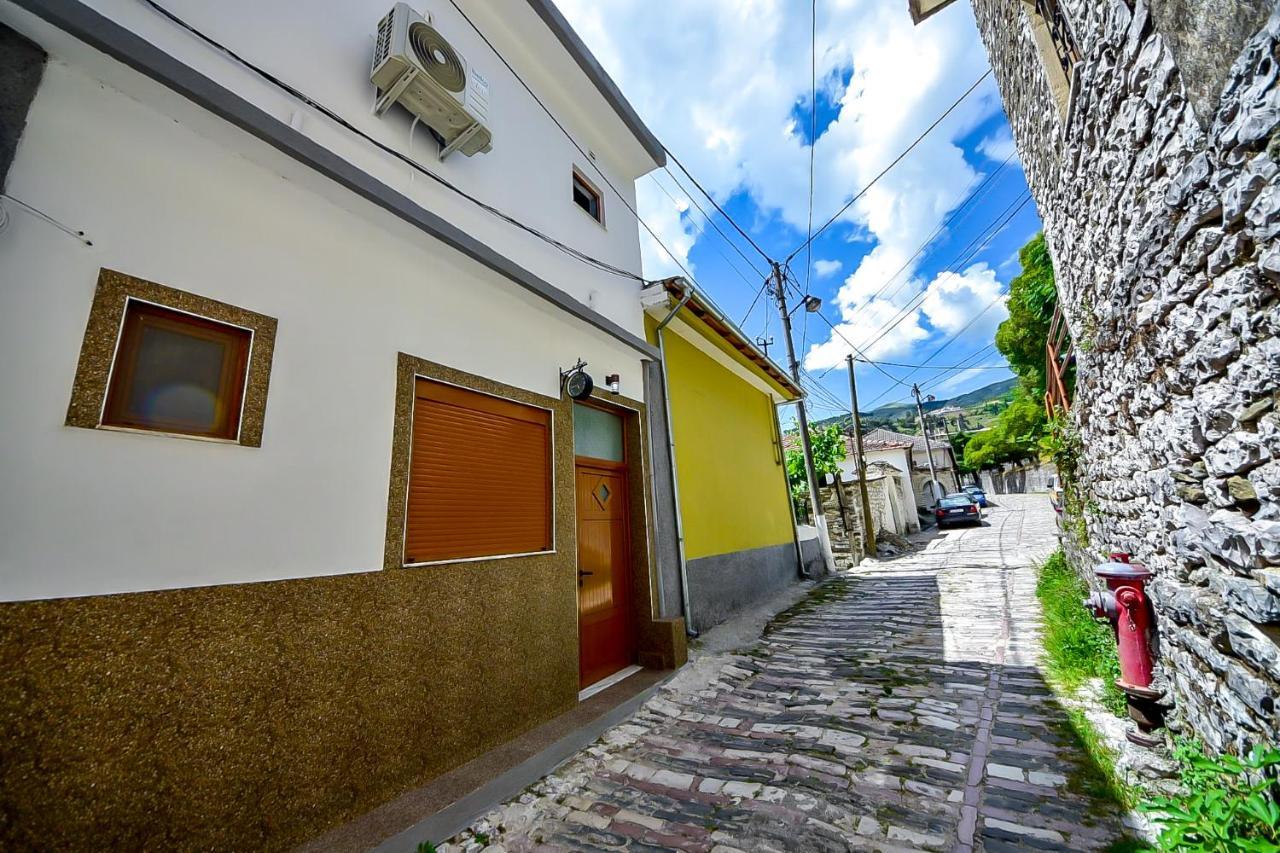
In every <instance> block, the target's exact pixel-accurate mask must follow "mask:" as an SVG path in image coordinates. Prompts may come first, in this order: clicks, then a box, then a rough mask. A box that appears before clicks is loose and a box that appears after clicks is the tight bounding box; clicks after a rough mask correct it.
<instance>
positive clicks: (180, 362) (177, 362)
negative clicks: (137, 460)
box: [125, 324, 227, 429]
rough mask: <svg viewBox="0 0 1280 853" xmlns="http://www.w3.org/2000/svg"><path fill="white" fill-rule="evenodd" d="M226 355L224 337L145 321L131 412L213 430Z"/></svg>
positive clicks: (151, 418)
mask: <svg viewBox="0 0 1280 853" xmlns="http://www.w3.org/2000/svg"><path fill="white" fill-rule="evenodd" d="M226 358H227V345H226V344H225V343H223V342H222V341H217V340H209V339H206V338H198V337H193V336H191V335H186V334H182V333H181V332H178V331H174V330H172V329H166V328H161V327H157V326H154V325H150V324H148V325H144V326H143V327H142V329H141V336H140V338H139V341H138V356H137V361H136V362H135V364H134V368H133V383H132V387H131V388H130V389H129V397H128V401H127V402H126V404H125V406H126V411H127V412H128V413H129V414H130V415H133V416H135V417H139V418H143V419H145V420H148V421H157V422H165V423H180V424H186V425H189V426H191V427H192V428H194V429H213V428H214V426H215V425H216V424H215V421H216V418H217V404H218V392H219V389H220V388H221V386H222V370H223V365H224V364H225V362H226Z"/></svg>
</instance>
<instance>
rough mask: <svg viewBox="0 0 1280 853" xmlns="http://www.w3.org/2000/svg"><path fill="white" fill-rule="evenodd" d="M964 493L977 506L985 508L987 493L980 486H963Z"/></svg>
mask: <svg viewBox="0 0 1280 853" xmlns="http://www.w3.org/2000/svg"><path fill="white" fill-rule="evenodd" d="M963 491H964V493H965V494H966V495H968V496H969V497H971V498H973V499H974V500H975V501H977V502H978V506H981V507H985V506H987V493H986V492H985V491H983V489H982V486H965V487H964V489H963Z"/></svg>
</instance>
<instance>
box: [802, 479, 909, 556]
mask: <svg viewBox="0 0 1280 853" xmlns="http://www.w3.org/2000/svg"><path fill="white" fill-rule="evenodd" d="M896 488H898V484H897V483H896V482H895V481H894V480H891V479H889V478H888V477H879V478H876V479H869V480H867V503H869V504H870V505H871V518H872V519H873V523H874V525H875V529H876V535H877V536H879V535H881V534H883V533H885V532H886V531H885V521H884V520H885V519H886V518H891V517H892V512H891V510H890V509H889V501H890V496H889V490H890V489H896ZM839 489H840V492H839V497H837V492H836V487H835V486H821V487H819V489H818V491H819V492H820V493H821V494H822V508H823V510H824V512H825V514H826V517H827V530H828V531H829V532H830V534H831V552H832V554H833V555H834V556H835V558H836V566H837V567H838V568H848V567H849V566H856V565H857V564H858V563H860V562H862V559H863V558H864V557H866V556H867V553H866V549H865V548H864V547H863V544H862V495H861V494H860V493H859V490H858V484H857V483H856V482H842V483H840V485H839ZM838 501H843V503H839V502H838ZM842 507H843V511H842ZM911 510H912V511H914V507H913V508H911ZM888 532H889V533H894V534H897V533H900V532H902V531H896V530H891V531H888Z"/></svg>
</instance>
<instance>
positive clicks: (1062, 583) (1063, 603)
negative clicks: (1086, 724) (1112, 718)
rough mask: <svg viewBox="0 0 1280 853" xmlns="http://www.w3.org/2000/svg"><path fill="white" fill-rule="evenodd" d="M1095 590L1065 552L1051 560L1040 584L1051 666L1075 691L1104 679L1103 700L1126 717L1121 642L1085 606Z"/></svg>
mask: <svg viewBox="0 0 1280 853" xmlns="http://www.w3.org/2000/svg"><path fill="white" fill-rule="evenodd" d="M1088 594H1089V587H1088V585H1087V584H1086V583H1085V582H1084V581H1082V580H1081V579H1080V577H1079V576H1078V575H1077V574H1076V573H1075V571H1074V570H1073V569H1072V568H1071V566H1070V565H1069V564H1068V563H1067V558H1066V555H1065V554H1063V552H1062V551H1061V550H1059V551H1057V552H1055V553H1054V554H1053V555H1052V556H1051V557H1049V559H1047V560H1045V562H1044V564H1043V565H1042V566H1041V567H1040V577H1039V580H1038V582H1037V583H1036V597H1037V598H1039V599H1040V604H1041V607H1042V608H1043V610H1044V648H1045V653H1046V658H1045V667H1046V669H1047V670H1048V673H1049V676H1050V677H1051V678H1053V679H1054V680H1055V681H1057V682H1059V683H1060V684H1061V685H1062V686H1063V687H1064V688H1066V689H1067V690H1071V691H1075V690H1077V689H1079V688H1080V687H1081V686H1082V685H1084V684H1085V683H1086V682H1088V681H1091V680H1093V679H1095V678H1100V679H1102V689H1103V695H1102V701H1103V704H1104V705H1106V707H1107V709H1108V710H1110V711H1111V712H1112V713H1113V714H1115V715H1116V716H1117V717H1123V716H1125V695H1124V693H1122V692H1121V691H1120V689H1119V688H1118V687H1116V685H1115V680H1116V679H1117V678H1119V677H1120V659H1119V658H1118V657H1116V639H1115V635H1114V634H1113V632H1112V630H1111V628H1110V626H1108V625H1107V624H1106V623H1105V622H1101V621H1099V620H1097V619H1094V618H1093V614H1091V613H1090V612H1089V611H1088V610H1086V609H1085V608H1084V607H1083V606H1082V605H1081V601H1082V600H1083V599H1084V598H1085V597H1086V596H1088Z"/></svg>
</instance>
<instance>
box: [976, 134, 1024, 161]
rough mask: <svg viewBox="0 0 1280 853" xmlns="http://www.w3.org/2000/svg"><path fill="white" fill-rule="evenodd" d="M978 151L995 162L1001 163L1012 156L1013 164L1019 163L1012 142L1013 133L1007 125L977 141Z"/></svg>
mask: <svg viewBox="0 0 1280 853" xmlns="http://www.w3.org/2000/svg"><path fill="white" fill-rule="evenodd" d="M978 151H980V152H981V153H982V154H983V155H984V156H985V157H987V158H989V159H991V160H995V161H996V162H997V163H1003V162H1004V161H1005V159H1006V158H1009V157H1012V158H1013V161H1012V162H1013V163H1014V164H1015V165H1021V164H1020V161H1019V160H1018V149H1017V148H1016V147H1015V146H1014V144H1013V134H1012V133H1010V132H1009V128H1007V127H1003V128H1001V129H1000V130H999V131H997V132H996V133H993V134H992V135H991V136H988V137H987V138H986V139H984V140H982V141H981V142H979V143H978Z"/></svg>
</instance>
